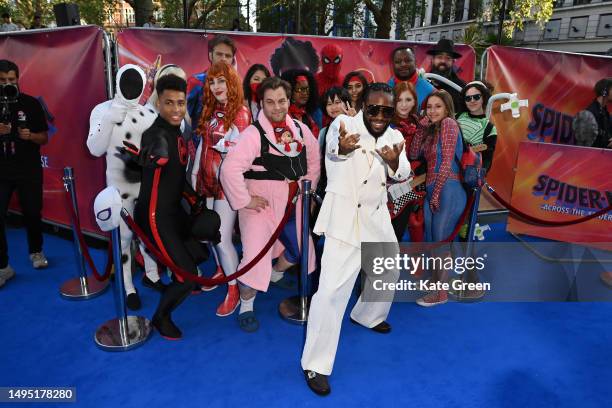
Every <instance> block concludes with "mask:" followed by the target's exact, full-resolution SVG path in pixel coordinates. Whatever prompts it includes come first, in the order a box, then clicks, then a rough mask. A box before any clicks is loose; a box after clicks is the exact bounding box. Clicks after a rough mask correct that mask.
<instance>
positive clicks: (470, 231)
mask: <svg viewBox="0 0 612 408" xmlns="http://www.w3.org/2000/svg"><path fill="white" fill-rule="evenodd" d="M480 191H481V187H474V188H473V189H472V194H474V203H473V204H472V208H471V209H470V216H469V217H468V224H467V225H468V228H467V236H466V245H465V256H466V257H470V256H472V251H473V249H474V232H476V221H478V206H479V205H480ZM470 272H471V271H469V270H466V271H465V272H463V274H461V282H465V277H466V275H467V274H468V273H470ZM463 287H464V285H461V290H459V291H458V293H457V294H456V298H457V300H458V301H462V300H467V299H465V296H464V293H463Z"/></svg>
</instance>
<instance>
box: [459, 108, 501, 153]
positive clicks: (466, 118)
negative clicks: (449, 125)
mask: <svg viewBox="0 0 612 408" xmlns="http://www.w3.org/2000/svg"><path fill="white" fill-rule="evenodd" d="M457 122H459V126H460V127H461V133H463V139H464V140H465V141H466V143H467V144H469V145H471V146H475V145H479V144H482V143H483V139H484V131H485V128H486V127H487V123H489V121H488V120H487V118H486V117H485V115H472V114H470V113H468V112H464V113H462V114H460V115H459V117H458V118H457ZM492 135H497V130H496V129H495V126H493V127H492V128H491V132H490V133H489V135H488V136H492Z"/></svg>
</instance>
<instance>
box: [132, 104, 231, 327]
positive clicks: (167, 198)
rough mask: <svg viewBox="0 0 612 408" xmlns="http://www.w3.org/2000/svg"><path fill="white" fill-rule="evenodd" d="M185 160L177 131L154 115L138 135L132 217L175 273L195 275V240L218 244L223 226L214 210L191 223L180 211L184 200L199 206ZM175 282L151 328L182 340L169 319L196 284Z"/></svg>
mask: <svg viewBox="0 0 612 408" xmlns="http://www.w3.org/2000/svg"><path fill="white" fill-rule="evenodd" d="M187 158H188V153H187V146H186V145H185V142H184V139H183V138H182V135H181V129H180V127H179V126H173V125H171V124H170V123H168V122H167V121H166V120H164V119H163V118H162V117H161V116H158V117H157V119H156V120H155V122H154V123H153V125H152V126H151V127H150V128H149V129H147V130H146V131H145V132H144V133H143V135H142V143H141V149H140V154H139V162H140V163H141V164H142V165H143V169H142V183H141V186H140V193H139V195H138V202H137V204H136V208H135V210H134V218H135V221H136V223H137V224H138V225H139V226H140V227H141V228H142V229H143V231H144V232H145V233H146V234H147V235H148V237H149V239H150V240H151V241H152V242H153V243H154V244H155V245H156V246H157V248H158V249H159V251H160V252H161V253H162V254H163V255H165V256H166V257H167V258H170V259H171V260H172V261H173V262H174V263H175V264H176V265H177V266H178V267H179V268H181V269H183V270H185V271H187V272H189V273H191V274H193V275H197V264H198V263H200V262H202V261H204V260H205V259H206V258H207V257H208V252H207V250H206V247H205V246H203V245H202V244H200V242H199V240H206V239H210V240H214V239H216V238H217V235H218V231H219V226H220V223H221V221H220V219H219V216H218V215H217V214H216V213H215V212H214V211H212V210H207V209H202V210H201V212H200V213H199V214H198V216H197V217H196V218H194V214H193V211H192V214H191V216H190V215H189V214H187V212H186V211H185V210H184V209H183V207H182V205H181V200H182V198H186V199H187V200H188V202H190V204H192V208H194V206H193V205H194V204H196V203H200V205H201V203H202V200H201V199H199V198H198V197H197V196H196V194H195V192H194V191H193V189H192V188H191V186H190V185H189V184H188V183H187V181H186V179H185V170H186V167H187V161H188V160H187ZM173 278H174V279H173V282H172V283H171V284H170V285H169V286H168V288H167V289H166V290H165V291H164V293H163V294H162V296H161V299H160V302H159V306H158V307H157V310H156V311H155V315H154V316H153V324H154V325H155V327H156V328H157V329H158V330H159V331H160V334H162V335H164V336H166V337H170V338H180V337H181V334H180V331H178V328H176V326H174V324H173V323H172V322H171V320H170V314H171V312H172V311H173V310H174V309H175V308H176V307H177V306H178V305H179V304H181V303H182V302H183V300H185V298H186V297H187V296H188V295H189V293H190V292H191V291H192V289H194V288H195V287H196V284H195V283H193V282H190V281H183V280H182V279H181V278H180V277H178V276H174V277H173ZM173 329H176V330H173ZM177 331H178V332H177Z"/></svg>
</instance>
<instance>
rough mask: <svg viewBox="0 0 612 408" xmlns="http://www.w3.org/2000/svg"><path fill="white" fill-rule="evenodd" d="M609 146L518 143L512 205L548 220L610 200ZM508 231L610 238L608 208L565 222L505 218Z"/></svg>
mask: <svg viewBox="0 0 612 408" xmlns="http://www.w3.org/2000/svg"><path fill="white" fill-rule="evenodd" d="M611 174H612V150H608V149H594V148H589V147H578V146H564V145H554V144H549V143H532V142H522V143H520V146H519V153H518V164H517V173H516V177H515V179H514V188H513V190H512V201H511V204H512V205H513V206H514V207H516V208H518V209H520V210H521V211H522V212H524V213H526V214H528V215H531V216H533V217H536V218H538V219H542V220H547V221H566V220H573V219H576V218H580V217H584V216H587V215H590V214H593V213H596V212H598V211H600V210H602V209H604V208H607V207H608V206H609V205H611V204H612V178H611V177H610V175H611ZM508 231H510V232H514V233H521V234H528V235H533V236H538V237H542V238H548V239H553V240H557V241H565V242H610V237H611V232H612V211H610V212H608V213H607V214H604V215H602V216H600V217H598V218H594V219H592V220H589V221H586V222H583V223H579V224H574V225H568V226H564V227H547V226H539V225H534V224H528V223H525V222H523V221H521V220H519V219H517V218H515V217H509V218H508Z"/></svg>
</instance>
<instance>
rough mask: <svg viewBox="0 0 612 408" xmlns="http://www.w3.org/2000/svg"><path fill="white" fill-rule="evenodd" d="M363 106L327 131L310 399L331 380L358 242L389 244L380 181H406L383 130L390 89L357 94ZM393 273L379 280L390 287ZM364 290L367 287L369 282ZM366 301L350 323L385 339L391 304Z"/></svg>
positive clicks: (357, 264) (310, 334) (400, 155)
mask: <svg viewBox="0 0 612 408" xmlns="http://www.w3.org/2000/svg"><path fill="white" fill-rule="evenodd" d="M364 101H365V105H364V108H363V110H362V111H361V112H359V113H358V114H357V115H356V116H354V117H349V116H346V115H340V116H338V117H337V118H336V119H335V120H334V122H333V123H332V124H331V126H330V129H329V131H328V133H327V145H326V152H325V167H326V170H327V177H328V179H327V187H326V189H325V191H326V194H325V199H324V201H323V204H322V206H321V211H320V213H319V217H318V218H317V222H316V224H315V227H314V232H315V233H316V234H319V235H325V245H324V248H323V256H322V258H321V277H320V280H319V289H318V291H317V293H315V295H314V296H313V298H312V302H311V306H310V312H309V317H308V329H307V335H306V344H305V345H304V352H303V354H302V368H303V369H304V375H305V378H306V382H307V384H308V386H309V387H310V388H311V389H312V390H313V391H314V392H315V393H316V394H318V395H327V394H329V393H330V391H331V389H330V387H329V383H328V381H327V376H328V375H329V374H331V371H332V368H333V364H334V359H335V356H336V349H337V346H338V339H339V337H340V328H341V325H342V317H343V316H344V311H345V309H346V305H347V303H348V300H349V298H350V295H351V291H352V289H353V286H354V284H355V279H356V278H357V276H358V274H359V271H360V270H361V243H362V242H391V243H394V245H392V246H393V247H394V248H397V239H396V237H395V234H394V232H393V226H392V225H391V216H390V214H389V210H388V209H387V190H386V181H387V177H391V178H393V179H395V180H398V181H402V180H406V179H407V178H408V177H409V176H410V174H411V171H410V164H409V163H408V159H407V157H406V151H405V148H404V138H403V137H402V135H401V133H400V132H399V131H397V130H394V129H390V128H389V124H390V123H391V118H392V117H393V114H394V110H395V109H394V106H395V103H394V102H395V101H394V97H393V90H392V89H391V87H389V86H388V85H387V84H383V83H375V84H372V85H370V87H369V88H368V89H367V90H366V91H365V94H364ZM398 276H399V272H398V271H397V270H393V271H391V272H390V273H389V274H387V277H386V280H391V281H396V280H397V278H398ZM366 279H367V282H366V285H369V284H370V285H371V279H370V277H368V278H366ZM392 295H393V293H391V296H387V297H386V298H385V299H384V300H382V301H380V299H379V301H376V302H367V301H365V300H364V299H363V294H362V296H360V297H359V300H358V301H357V304H356V305H355V307H354V308H353V310H352V312H351V321H352V322H353V323H356V324H360V325H362V326H364V327H366V328H370V329H371V330H373V331H375V332H377V333H389V332H390V331H391V326H390V325H389V324H388V323H387V322H386V321H385V320H386V318H387V315H388V313H389V309H390V307H391V302H392V300H393V299H392V298H393V296H392Z"/></svg>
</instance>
